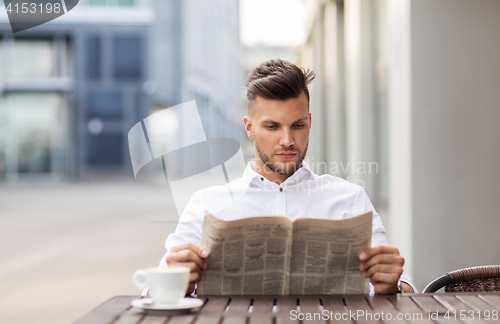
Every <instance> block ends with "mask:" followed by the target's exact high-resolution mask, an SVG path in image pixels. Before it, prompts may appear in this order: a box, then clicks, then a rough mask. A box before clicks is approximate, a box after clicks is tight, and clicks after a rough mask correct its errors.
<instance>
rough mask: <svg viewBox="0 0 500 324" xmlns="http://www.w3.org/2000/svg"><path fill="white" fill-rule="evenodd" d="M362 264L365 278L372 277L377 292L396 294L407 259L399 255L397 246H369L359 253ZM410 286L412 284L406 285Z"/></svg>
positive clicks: (360, 266) (361, 267)
mask: <svg viewBox="0 0 500 324" xmlns="http://www.w3.org/2000/svg"><path fill="white" fill-rule="evenodd" d="M359 259H360V260H361V264H360V265H359V268H360V269H361V271H363V276H364V277H365V278H370V281H371V283H372V284H373V286H374V287H375V294H394V293H396V292H397V285H398V280H399V277H401V273H403V264H404V263H405V259H404V258H403V257H402V256H400V255H399V251H398V249H397V248H395V247H392V246H376V247H372V248H369V249H368V250H366V251H364V252H362V253H361V254H360V255H359ZM406 288H409V289H410V290H411V291H413V289H411V287H410V286H407V287H406V286H405V291H407V289H406Z"/></svg>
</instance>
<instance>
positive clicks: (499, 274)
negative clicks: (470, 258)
mask: <svg viewBox="0 0 500 324" xmlns="http://www.w3.org/2000/svg"><path fill="white" fill-rule="evenodd" d="M443 287H445V292H453V293H455V292H475V291H500V265H490V266H480V267H472V268H465V269H460V270H455V271H452V272H448V273H447V274H445V275H444V276H442V277H439V278H437V279H435V280H434V281H432V282H431V283H430V284H428V285H427V287H425V288H424V291H423V293H432V292H436V291H438V290H439V289H441V288H443Z"/></svg>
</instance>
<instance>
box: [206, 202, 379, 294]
mask: <svg viewBox="0 0 500 324" xmlns="http://www.w3.org/2000/svg"><path fill="white" fill-rule="evenodd" d="M371 232H372V212H371V211H370V212H367V213H365V214H362V215H360V216H357V217H353V218H349V219H343V220H326V219H312V218H301V219H297V220H295V221H291V220H289V219H287V218H285V217H251V218H246V219H241V220H236V221H222V220H219V219H217V218H215V217H213V216H212V215H206V216H205V219H204V222H203V234H202V239H201V246H202V247H204V248H205V249H207V250H208V251H209V252H210V255H209V257H208V258H207V262H208V268H207V270H206V272H205V275H204V276H203V278H202V280H201V281H200V282H199V283H198V290H197V293H198V295H307V294H316V295H319V294H367V293H368V292H369V278H364V277H363V274H362V271H361V270H360V269H359V264H360V261H359V258H358V256H359V254H360V253H361V252H363V251H365V250H366V249H368V248H369V247H370V241H371Z"/></svg>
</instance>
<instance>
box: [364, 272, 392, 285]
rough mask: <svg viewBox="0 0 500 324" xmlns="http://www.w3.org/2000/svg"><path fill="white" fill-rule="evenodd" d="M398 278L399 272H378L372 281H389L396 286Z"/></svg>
mask: <svg viewBox="0 0 500 324" xmlns="http://www.w3.org/2000/svg"><path fill="white" fill-rule="evenodd" d="M398 280H399V275H398V274H397V273H383V272H376V273H375V274H373V276H372V277H371V280H370V281H371V282H372V284H374V285H375V284H380V283H387V284H390V285H393V286H394V287H396V285H397V284H398Z"/></svg>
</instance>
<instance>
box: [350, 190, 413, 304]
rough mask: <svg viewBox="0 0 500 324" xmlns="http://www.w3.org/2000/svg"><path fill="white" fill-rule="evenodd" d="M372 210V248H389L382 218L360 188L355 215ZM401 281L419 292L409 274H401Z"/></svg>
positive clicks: (371, 286) (371, 292)
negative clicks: (383, 246)
mask: <svg viewBox="0 0 500 324" xmlns="http://www.w3.org/2000/svg"><path fill="white" fill-rule="evenodd" d="M370 210H371V211H373V223H372V241H371V246H372V247H373V246H379V245H387V246H388V245H389V243H388V242H387V238H386V236H385V228H384V224H383V223H382V219H381V218H380V215H379V214H378V213H377V212H376V211H375V208H374V207H373V205H372V203H371V201H370V199H369V198H368V195H367V194H366V192H365V190H364V189H363V188H360V190H359V192H358V194H357V199H356V203H355V206H354V215H361V214H364V213H366V212H369V211H370ZM400 280H401V281H403V282H405V283H407V284H408V285H410V286H411V287H412V288H413V291H414V292H415V293H417V292H418V291H417V288H416V287H415V285H414V284H413V281H412V280H411V278H410V276H408V274H407V273H406V272H405V271H404V270H403V273H402V274H401V277H400ZM374 294H375V289H374V287H373V285H372V284H371V283H370V295H371V296H373V295H374Z"/></svg>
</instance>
